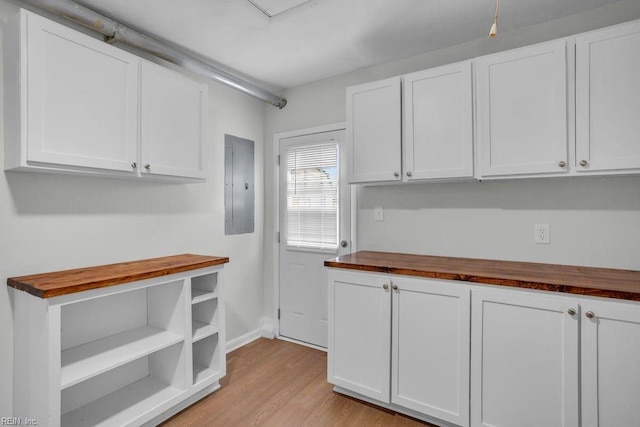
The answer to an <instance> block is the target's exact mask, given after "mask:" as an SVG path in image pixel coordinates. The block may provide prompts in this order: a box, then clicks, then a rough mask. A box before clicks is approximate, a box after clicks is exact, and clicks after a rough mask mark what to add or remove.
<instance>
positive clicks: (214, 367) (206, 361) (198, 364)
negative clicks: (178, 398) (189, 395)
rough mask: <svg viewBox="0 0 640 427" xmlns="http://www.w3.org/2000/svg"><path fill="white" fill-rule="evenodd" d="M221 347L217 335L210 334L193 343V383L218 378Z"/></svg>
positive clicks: (219, 374)
mask: <svg viewBox="0 0 640 427" xmlns="http://www.w3.org/2000/svg"><path fill="white" fill-rule="evenodd" d="M221 351H222V350H221V348H220V344H219V338H218V335H217V334H216V335H211V336H208V337H206V338H203V339H202V340H200V341H198V342H196V343H194V344H193V384H194V385H195V384H199V383H201V382H203V381H205V380H208V379H213V378H216V377H217V378H220V376H221V367H220V356H221V353H220V352H221Z"/></svg>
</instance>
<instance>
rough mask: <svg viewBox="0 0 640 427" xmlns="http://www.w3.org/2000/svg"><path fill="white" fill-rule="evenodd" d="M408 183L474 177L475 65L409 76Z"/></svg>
mask: <svg viewBox="0 0 640 427" xmlns="http://www.w3.org/2000/svg"><path fill="white" fill-rule="evenodd" d="M403 94H404V98H403V102H404V169H405V178H404V179H406V180H407V181H411V180H415V179H429V178H466V177H472V176H473V114H472V87H471V61H466V62H460V63H457V64H452V65H447V66H444V67H438V68H433V69H431V70H425V71H419V72H417V73H413V74H407V75H405V76H404V92H403Z"/></svg>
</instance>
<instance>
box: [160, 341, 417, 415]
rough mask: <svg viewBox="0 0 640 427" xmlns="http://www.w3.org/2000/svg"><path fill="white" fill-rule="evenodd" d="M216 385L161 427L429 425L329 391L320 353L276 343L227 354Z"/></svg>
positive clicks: (256, 344)
mask: <svg viewBox="0 0 640 427" xmlns="http://www.w3.org/2000/svg"><path fill="white" fill-rule="evenodd" d="M220 383H221V385H222V388H221V389H220V390H218V391H216V392H215V393H213V394H211V395H209V396H207V397H206V398H204V399H202V400H201V401H199V402H197V403H195V404H194V405H192V406H190V407H189V408H187V409H185V410H184V411H182V412H181V413H179V414H177V415H176V416H174V417H173V418H171V419H170V420H168V421H167V422H166V423H164V424H163V426H165V427H174V426H249V425H259V426H296V427H297V426H423V427H424V426H429V424H425V423H422V422H420V421H417V420H414V419H412V418H408V417H405V416H404V415H400V414H396V413H394V412H390V411H387V410H384V409H381V408H378V407H375V406H373V405H369V404H367V403H364V402H361V401H359V400H356V399H352V398H350V397H346V396H343V395H341V394H338V393H335V392H333V390H332V387H333V386H332V385H331V384H329V383H327V355H326V353H324V352H322V351H319V350H314V349H311V348H308V347H303V346H300V345H297V344H292V343H289V342H286V341H281V340H277V339H274V340H267V339H259V340H257V341H254V342H252V343H251V344H249V345H246V346H244V347H242V348H240V349H238V350H236V351H234V352H232V353H229V354H228V355H227V376H226V377H225V378H223V379H222V380H221V381H220Z"/></svg>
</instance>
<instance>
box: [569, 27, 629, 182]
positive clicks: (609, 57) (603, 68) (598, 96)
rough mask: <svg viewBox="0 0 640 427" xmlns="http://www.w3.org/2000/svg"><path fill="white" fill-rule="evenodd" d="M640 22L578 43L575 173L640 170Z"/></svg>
mask: <svg viewBox="0 0 640 427" xmlns="http://www.w3.org/2000/svg"><path fill="white" fill-rule="evenodd" d="M639 68H640V23H638V22H634V23H631V24H627V25H620V26H616V27H613V28H609V29H605V30H601V31H594V32H591V33H588V34H585V35H583V36H580V37H578V38H576V161H577V165H576V170H577V171H578V172H588V171H601V170H616V169H638V168H640V143H638V135H639V134H640V120H638V118H639V117H640V85H639V84H638V69H639Z"/></svg>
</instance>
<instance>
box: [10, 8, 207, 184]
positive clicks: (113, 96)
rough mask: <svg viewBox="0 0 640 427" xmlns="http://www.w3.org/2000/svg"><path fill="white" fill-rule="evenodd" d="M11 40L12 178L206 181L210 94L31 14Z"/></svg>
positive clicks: (21, 16) (23, 15)
mask: <svg viewBox="0 0 640 427" xmlns="http://www.w3.org/2000/svg"><path fill="white" fill-rule="evenodd" d="M3 37H4V47H5V55H6V57H7V58H11V60H8V61H4V82H5V84H4V87H5V100H6V102H5V144H4V145H5V147H4V148H5V169H7V170H11V169H13V170H25V171H47V172H58V173H80V174H94V175H103V176H125V177H131V178H139V177H140V176H143V177H148V178H161V179H171V180H174V181H197V180H200V181H201V180H204V171H203V157H202V144H203V143H204V140H205V128H206V125H205V123H206V118H207V101H208V92H207V86H206V85H204V84H202V83H200V82H197V81H194V80H192V79H190V78H188V77H187V76H185V75H182V74H180V73H177V72H174V71H172V70H169V69H167V68H164V67H161V66H159V65H156V64H153V63H150V62H146V61H142V60H141V59H140V58H138V57H136V56H134V55H132V54H130V53H128V52H125V51H123V50H120V49H118V48H116V47H114V46H111V45H109V44H107V43H104V42H103V41H101V40H98V39H95V38H93V37H90V36H88V35H86V34H83V33H80V32H78V31H75V30H72V29H70V28H68V27H66V26H64V25H61V24H58V23H56V22H53V21H50V20H48V19H45V18H43V17H41V16H38V15H36V14H34V13H31V12H28V11H25V10H21V11H20V12H19V13H18V15H17V16H16V18H15V19H13V20H10V21H9V22H8V24H7V28H6V30H5V31H4V32H3ZM145 166H148V167H145Z"/></svg>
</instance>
